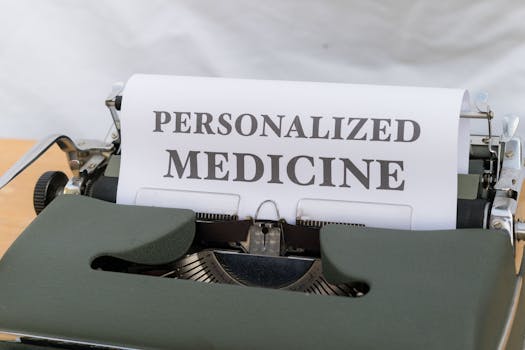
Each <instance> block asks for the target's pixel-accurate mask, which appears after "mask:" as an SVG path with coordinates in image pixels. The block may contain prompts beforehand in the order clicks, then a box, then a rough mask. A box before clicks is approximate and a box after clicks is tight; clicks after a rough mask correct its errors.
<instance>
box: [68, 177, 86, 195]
mask: <svg viewBox="0 0 525 350" xmlns="http://www.w3.org/2000/svg"><path fill="white" fill-rule="evenodd" d="M83 186H84V178H83V177H79V176H74V177H72V178H71V179H70V180H69V181H68V183H67V184H66V186H65V187H64V194H75V195H80V194H82V189H83Z"/></svg>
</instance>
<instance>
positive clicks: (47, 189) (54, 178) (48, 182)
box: [33, 171, 69, 215]
mask: <svg viewBox="0 0 525 350" xmlns="http://www.w3.org/2000/svg"><path fill="white" fill-rule="evenodd" d="M68 181H69V179H68V178H67V175H66V174H64V173H63V172H61V171H46V172H45V173H43V174H42V176H40V178H39V179H38V181H37V182H36V185H35V190H34V192H33V207H34V208H35V212H36V214H37V215H38V214H40V212H41V211H42V210H44V208H45V207H46V206H47V205H48V204H49V203H51V201H52V200H53V199H55V198H56V197H57V196H58V195H60V194H62V192H63V191H64V187H65V186H66V184H67V182H68Z"/></svg>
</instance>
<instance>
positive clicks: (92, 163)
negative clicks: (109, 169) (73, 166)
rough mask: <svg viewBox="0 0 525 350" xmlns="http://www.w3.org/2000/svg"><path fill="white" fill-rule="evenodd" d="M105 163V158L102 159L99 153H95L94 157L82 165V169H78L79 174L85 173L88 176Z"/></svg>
mask: <svg viewBox="0 0 525 350" xmlns="http://www.w3.org/2000/svg"><path fill="white" fill-rule="evenodd" d="M105 161H106V157H104V156H103V155H102V154H100V153H95V154H94V155H92V156H91V157H89V158H88V160H87V161H86V162H85V163H84V165H82V168H80V172H81V173H83V172H86V173H88V174H91V173H93V171H95V170H96V169H97V168H98V167H99V166H100V165H101V164H102V163H104V162H105Z"/></svg>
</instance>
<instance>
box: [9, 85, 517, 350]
mask: <svg viewBox="0 0 525 350" xmlns="http://www.w3.org/2000/svg"><path fill="white" fill-rule="evenodd" d="M121 92H122V85H118V84H117V85H116V86H115V87H114V89H113V90H112V92H111V94H110V95H109V96H108V98H107V99H106V101H105V103H106V106H107V107H108V108H109V111H110V114H111V116H112V119H113V121H114V126H113V127H112V130H111V131H110V133H109V134H108V135H109V137H108V139H107V140H106V141H104V142H100V141H91V140H83V141H74V140H72V139H71V138H69V137H67V136H63V135H58V136H51V137H49V138H47V139H45V140H44V141H42V142H40V143H39V144H37V145H36V146H34V147H33V148H32V149H31V150H30V151H29V152H28V153H27V154H26V155H25V156H24V157H23V158H22V159H20V160H19V161H18V162H17V163H16V164H15V165H14V166H13V167H12V168H11V169H10V170H9V171H8V172H7V173H6V174H4V175H3V176H2V177H1V178H0V188H2V187H4V186H5V185H6V184H8V183H9V182H10V181H11V180H12V179H13V178H14V177H16V176H17V175H18V174H19V173H21V172H22V171H23V170H24V169H25V168H26V167H27V166H29V165H30V164H31V163H32V162H33V161H34V160H35V159H37V158H38V157H39V156H40V155H42V154H43V153H44V152H45V151H46V150H47V149H48V148H49V147H51V146H52V145H54V144H57V145H58V146H59V147H60V148H61V149H62V150H63V151H64V152H65V154H66V156H67V160H68V162H69V166H70V168H71V170H72V173H73V177H72V178H68V177H67V176H66V175H65V174H64V173H62V172H57V171H49V172H46V173H44V174H43V175H42V176H41V177H40V179H39V180H38V182H37V183H36V185H35V189H34V208H35V211H36V213H37V214H38V216H37V218H36V219H35V220H34V222H33V223H32V224H31V225H30V226H29V227H27V229H26V230H25V231H24V232H23V234H22V235H21V236H20V237H19V238H18V239H17V240H16V242H15V243H14V244H13V245H12V246H11V248H10V249H9V250H8V251H7V253H6V254H5V256H4V257H3V258H2V259H1V260H0V331H1V332H3V333H4V334H7V335H10V336H11V337H7V338H5V340H3V341H1V342H0V349H112V348H116V349H179V348H181V349H259V348H260V349H263V348H274V349H280V348H283V349H284V348H286V349H296V348H302V349H319V348H324V349H329V348H352V349H383V348H384V349H386V348H388V349H522V348H523V346H524V336H525V306H523V305H524V302H523V300H520V297H521V295H522V294H523V288H524V287H523V271H524V267H525V266H524V265H523V264H525V263H522V262H521V261H522V255H523V250H522V249H520V246H521V244H520V241H521V240H522V239H523V237H525V222H524V221H522V220H525V216H524V215H523V214H522V212H523V210H525V209H523V208H522V207H521V206H520V205H519V202H518V200H520V197H519V193H520V191H521V170H522V164H523V158H522V148H521V141H520V139H519V137H517V136H516V135H515V131H516V129H517V125H518V122H519V120H518V119H517V118H510V117H509V118H504V120H503V133H502V135H494V134H493V132H492V119H493V112H492V111H491V110H490V108H488V107H486V106H485V107H481V108H480V107H478V110H477V111H474V112H470V113H464V114H462V115H461V117H462V118H477V119H482V120H483V122H484V123H486V124H487V126H488V132H487V133H486V134H484V135H471V137H470V160H469V173H468V174H463V175H458V189H459V190H458V201H457V229H455V230H440V231H424V232H415V231H408V230H399V229H377V228H373V227H363V226H362V225H351V224H339V223H333V222H320V221H311V220H310V221H309V220H304V221H300V220H299V221H297V222H296V224H289V223H287V222H286V221H284V220H258V219H257V215H255V216H254V218H251V219H246V220H245V219H239V218H238V217H236V216H234V215H224V214H216V213H199V212H193V211H191V210H186V209H171V208H154V207H140V206H123V205H118V204H115V202H116V193H117V186H118V182H119V166H120V155H121V153H122V152H125V150H123V149H121V147H120V121H119V110H120V107H121V104H122V95H121ZM436 171H439V165H437V167H436ZM436 186H440V184H436ZM429 200H431V199H430V198H429ZM270 204H271V203H270ZM437 210H439V209H437ZM429 215H431V213H429Z"/></svg>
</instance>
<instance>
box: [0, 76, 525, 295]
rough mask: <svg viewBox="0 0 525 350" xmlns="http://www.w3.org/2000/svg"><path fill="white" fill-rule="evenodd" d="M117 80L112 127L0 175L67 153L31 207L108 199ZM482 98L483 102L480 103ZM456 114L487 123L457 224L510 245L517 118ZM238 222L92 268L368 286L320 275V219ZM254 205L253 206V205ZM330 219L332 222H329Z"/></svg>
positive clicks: (60, 139)
mask: <svg viewBox="0 0 525 350" xmlns="http://www.w3.org/2000/svg"><path fill="white" fill-rule="evenodd" d="M121 92H122V84H115V86H114V87H113V90H112V92H111V93H110V95H109V96H108V98H107V99H106V101H105V103H106V106H107V107H108V109H109V111H110V113H111V117H112V119H113V126H112V128H111V129H110V131H109V133H108V137H106V141H103V142H99V141H91V140H83V141H78V142H74V141H73V140H71V139H70V138H69V137H67V136H64V135H58V136H57V135H55V136H50V137H48V138H46V139H45V140H43V141H42V142H40V143H38V144H37V145H35V146H34V147H33V148H32V149H31V150H30V151H29V152H28V153H27V154H26V155H25V156H24V157H23V158H22V159H20V160H19V161H18V162H17V163H16V164H15V165H14V166H13V167H12V168H11V169H10V170H9V171H8V172H7V173H6V174H4V175H3V176H2V177H1V178H0V188H2V187H3V186H5V185H6V184H7V183H9V182H10V181H11V180H12V179H13V178H14V177H16V176H17V175H18V174H19V173H20V172H22V171H23V170H24V169H25V168H26V167H27V166H29V165H30V164H31V163H32V162H33V161H34V160H36V159H37V158H38V157H39V156H40V155H42V154H43V153H44V152H45V151H46V150H47V149H48V148H49V147H51V146H52V145H53V144H55V143H56V144H57V145H58V146H59V147H60V148H61V149H62V150H63V151H64V152H65V153H66V155H67V158H68V161H69V166H70V168H71V171H72V173H73V177H72V178H71V179H67V177H65V175H63V174H61V173H56V172H54V173H45V174H44V175H43V176H42V177H41V179H40V180H39V181H38V183H37V185H36V187H35V209H36V211H37V213H38V212H40V211H41V210H43V209H44V207H45V206H46V205H47V204H49V203H50V202H51V201H52V200H53V198H55V197H56V196H57V195H60V194H74V195H85V196H90V197H94V198H97V199H101V200H105V201H108V202H115V201H116V192H117V185H118V176H119V168H120V154H121V149H120V121H119V116H118V112H119V110H120V105H121V102H122V97H121ZM482 102H483V101H482ZM461 117H462V118H474V119H484V120H486V121H487V126H488V133H487V134H486V135H471V138H470V160H469V174H466V175H460V176H459V181H460V185H461V186H459V192H460V193H458V212H457V227H458V228H491V229H497V230H504V231H505V232H507V233H508V235H509V238H510V240H511V242H512V244H513V245H514V246H516V244H515V243H516V242H517V241H518V240H523V239H524V238H525V215H524V214H522V212H523V211H525V206H524V207H523V208H521V206H519V205H518V202H517V197H518V193H519V192H520V191H519V190H520V188H521V184H520V183H519V180H520V172H521V167H522V152H521V141H520V139H519V138H518V137H516V136H515V135H514V134H515V131H516V129H517V125H518V119H517V118H510V117H508V118H504V121H503V130H504V132H503V134H502V135H501V136H495V135H493V134H492V124H491V123H492V119H493V117H494V115H493V112H492V111H491V110H490V108H489V107H488V105H487V104H486V103H478V111H476V112H469V113H462V115H461ZM263 205H273V206H274V208H275V211H276V220H264V221H261V220H257V217H258V215H257V213H256V214H255V216H254V218H253V219H247V220H239V219H238V217H237V216H235V215H222V214H214V213H196V238H195V240H194V243H193V245H192V247H191V248H190V250H189V251H188V254H187V255H186V256H184V257H183V258H181V259H179V260H177V261H174V262H172V263H170V264H165V265H162V266H149V265H139V264H135V263H132V262H128V261H124V260H119V259H116V258H113V257H109V256H107V257H100V258H98V259H96V260H95V261H94V262H93V264H92V267H93V268H96V269H102V270H111V271H119V272H125V273H136V274H147V275H155V276H160V277H164V278H178V279H188V280H194V281H200V282H208V283H227V284H237V285H248V286H259V287H266V288H277V289H286V290H291V291H301V292H306V293H312V294H324V295H340V296H361V295H363V294H366V293H367V292H368V290H369V287H368V286H367V285H366V283H363V282H360V281H356V282H354V283H347V284H341V285H333V284H330V283H329V282H327V281H326V279H325V278H324V277H323V274H322V266H321V260H320V259H319V257H320V247H319V229H320V227H321V226H323V225H325V224H327V223H326V222H318V221H308V220H301V219H300V218H298V220H297V223H296V225H291V224H288V223H287V222H285V221H284V220H280V216H279V211H278V208H277V206H276V204H275V203H274V202H272V201H264V202H262V203H261V207H262V206H263ZM261 207H260V208H261ZM336 224H337V223H336Z"/></svg>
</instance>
